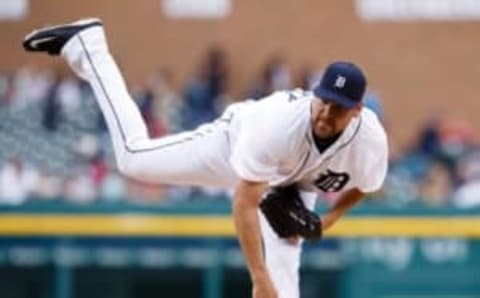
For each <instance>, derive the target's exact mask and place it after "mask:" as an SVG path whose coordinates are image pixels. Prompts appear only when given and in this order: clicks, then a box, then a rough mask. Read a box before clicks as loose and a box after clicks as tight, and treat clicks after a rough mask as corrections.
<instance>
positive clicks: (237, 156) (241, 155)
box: [230, 135, 281, 182]
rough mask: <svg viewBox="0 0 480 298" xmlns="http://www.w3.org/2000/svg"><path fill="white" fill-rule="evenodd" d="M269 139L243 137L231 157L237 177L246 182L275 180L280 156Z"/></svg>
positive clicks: (250, 136)
mask: <svg viewBox="0 0 480 298" xmlns="http://www.w3.org/2000/svg"><path fill="white" fill-rule="evenodd" d="M274 143H275V142H272V140H271V139H269V138H268V137H265V136H263V137H261V138H259V137H254V136H252V135H242V136H240V137H239V139H238V141H237V143H236V144H235V146H234V148H233V150H232V154H231V156H230V164H231V165H232V167H233V169H234V171H235V172H236V173H237V175H238V176H239V177H240V178H242V179H245V180H249V181H256V182H268V181H271V180H273V179H274V177H275V174H276V172H277V167H278V163H279V160H280V158H281V157H280V156H278V153H277V150H275V148H276V147H275V146H278V144H274Z"/></svg>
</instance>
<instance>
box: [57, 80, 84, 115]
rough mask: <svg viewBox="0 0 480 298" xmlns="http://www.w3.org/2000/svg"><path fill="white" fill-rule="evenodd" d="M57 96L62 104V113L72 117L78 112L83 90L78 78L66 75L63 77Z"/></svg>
mask: <svg viewBox="0 0 480 298" xmlns="http://www.w3.org/2000/svg"><path fill="white" fill-rule="evenodd" d="M55 98H56V100H57V102H58V104H59V105H60V108H61V111H62V114H63V115H65V116H66V117H67V119H69V118H71V115H72V114H74V113H75V112H76V110H77V109H78V107H79V106H80V101H81V100H82V91H81V89H80V84H79V83H78V80H77V79H76V78H73V77H65V78H64V79H62V80H61V81H60V82H59V84H58V88H57V90H56V94H55Z"/></svg>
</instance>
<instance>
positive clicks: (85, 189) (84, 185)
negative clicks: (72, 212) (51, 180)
mask: <svg viewBox="0 0 480 298" xmlns="http://www.w3.org/2000/svg"><path fill="white" fill-rule="evenodd" d="M89 174H90V173H89V169H88V167H81V168H79V169H77V171H75V173H73V174H72V175H71V176H70V177H68V178H67V179H66V181H65V184H64V189H63V194H62V197H64V198H65V199H67V200H68V201H70V202H74V203H80V204H88V203H92V202H93V201H94V200H95V199H96V198H97V188H96V187H95V183H94V181H93V179H92V177H91V175H89Z"/></svg>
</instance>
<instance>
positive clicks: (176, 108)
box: [149, 69, 183, 133]
mask: <svg viewBox="0 0 480 298" xmlns="http://www.w3.org/2000/svg"><path fill="white" fill-rule="evenodd" d="M149 85H150V90H151V91H152V93H153V97H154V102H153V114H154V115H155V118H157V119H158V120H159V121H160V122H161V126H162V127H164V128H165V130H166V133H167V132H168V133H176V132H180V131H182V119H181V113H182V109H183V103H182V98H181V97H180V95H179V94H178V93H177V92H176V91H175V89H174V87H173V77H172V74H171V72H170V71H168V70H166V69H162V70H159V71H157V72H156V73H155V74H154V75H153V76H152V77H151V78H150V82H149Z"/></svg>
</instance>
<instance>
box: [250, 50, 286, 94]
mask: <svg viewBox="0 0 480 298" xmlns="http://www.w3.org/2000/svg"><path fill="white" fill-rule="evenodd" d="M291 88H292V74H291V70H290V67H289V66H288V64H287V63H286V62H285V60H284V59H283V58H282V57H281V56H273V57H272V58H270V59H269V60H268V61H267V63H266V64H265V65H264V66H263V68H262V70H261V73H260V77H259V78H258V79H257V80H256V81H255V82H254V83H253V86H252V87H251V88H250V90H249V91H248V94H247V98H255V99H259V98H262V97H265V96H267V95H269V94H270V93H272V92H273V91H276V90H285V89H291Z"/></svg>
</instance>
